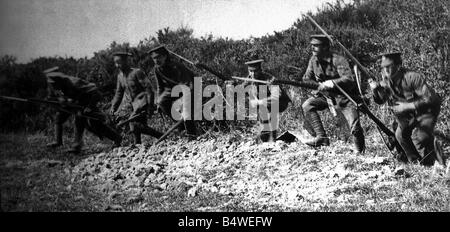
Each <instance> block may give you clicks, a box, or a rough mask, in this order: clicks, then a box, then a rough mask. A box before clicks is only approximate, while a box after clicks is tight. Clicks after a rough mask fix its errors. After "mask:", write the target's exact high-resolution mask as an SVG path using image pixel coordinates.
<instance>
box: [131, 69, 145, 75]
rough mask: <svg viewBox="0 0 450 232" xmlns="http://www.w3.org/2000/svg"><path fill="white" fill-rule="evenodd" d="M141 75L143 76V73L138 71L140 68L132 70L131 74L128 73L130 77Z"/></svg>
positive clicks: (140, 70)
mask: <svg viewBox="0 0 450 232" xmlns="http://www.w3.org/2000/svg"><path fill="white" fill-rule="evenodd" d="M143 74H144V71H142V69H140V68H132V69H131V73H130V75H134V76H137V75H143Z"/></svg>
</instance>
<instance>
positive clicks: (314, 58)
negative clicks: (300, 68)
mask: <svg viewBox="0 0 450 232" xmlns="http://www.w3.org/2000/svg"><path fill="white" fill-rule="evenodd" d="M317 60H318V58H317V56H315V55H312V56H311V58H309V64H310V65H311V64H313V63H315V62H316V61H317Z"/></svg>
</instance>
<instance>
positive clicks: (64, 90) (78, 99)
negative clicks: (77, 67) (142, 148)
mask: <svg viewBox="0 0 450 232" xmlns="http://www.w3.org/2000/svg"><path fill="white" fill-rule="evenodd" d="M46 76H47V80H48V87H49V91H50V96H56V95H57V94H56V92H57V91H60V92H61V94H62V96H61V97H63V98H64V99H71V100H72V104H75V105H78V106H81V107H83V108H85V110H84V112H83V114H84V115H87V116H89V117H92V118H95V119H97V120H95V119H87V118H85V117H81V116H75V144H74V146H73V148H72V150H71V151H72V152H79V151H81V147H82V142H83V141H82V140H83V132H84V129H85V128H87V129H88V130H89V131H91V132H93V133H94V134H96V135H97V136H99V137H100V138H103V136H105V137H107V138H109V139H111V140H112V141H114V142H115V144H116V146H119V145H120V143H121V141H122V138H121V136H120V135H119V134H118V133H117V132H116V131H115V130H114V129H112V128H111V127H109V126H107V125H106V124H104V123H103V122H104V121H105V120H106V117H105V115H104V114H103V113H102V112H101V111H100V109H99V108H98V107H97V104H98V102H99V101H100V100H101V94H100V92H99V91H98V89H97V87H96V86H95V84H93V83H89V82H87V81H85V80H82V79H80V78H77V77H72V76H68V75H65V74H63V73H60V72H49V73H46ZM71 111H73V109H71V108H67V107H63V110H62V111H59V112H58V113H57V115H56V126H55V130H56V142H55V143H54V144H51V146H60V145H62V125H63V124H64V122H66V121H67V119H68V118H69V116H70V115H71V113H69V112H71Z"/></svg>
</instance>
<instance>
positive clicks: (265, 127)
mask: <svg viewBox="0 0 450 232" xmlns="http://www.w3.org/2000/svg"><path fill="white" fill-rule="evenodd" d="M262 62H264V60H261V59H259V60H252V61H248V62H246V63H245V64H246V65H248V73H249V76H248V78H252V79H255V80H261V81H269V82H272V81H274V80H275V77H274V76H272V75H270V74H268V73H266V72H263V70H262V67H261V65H262ZM252 84H253V85H255V87H256V88H255V89H253V90H254V92H253V93H252V95H253V99H251V100H250V106H251V107H257V106H259V107H260V110H259V113H258V120H259V123H260V125H261V131H260V133H259V135H258V137H257V140H258V142H259V141H261V142H273V141H275V140H276V138H277V129H278V122H279V113H281V112H283V111H285V110H286V108H287V106H288V103H289V102H290V101H291V99H290V98H289V96H288V95H287V94H286V92H285V91H284V90H283V89H282V88H281V87H279V86H268V85H265V84H261V83H256V82H252ZM261 85H265V86H266V87H267V88H266V89H267V93H265V95H266V96H265V97H263V98H258V97H261V95H263V94H261V93H260V90H263V89H264V88H261ZM258 93H260V94H258ZM275 105H278V109H276V108H275V109H273V108H272V107H273V106H275ZM261 107H265V108H261ZM272 110H274V111H272ZM276 110H278V111H276ZM271 117H274V118H271Z"/></svg>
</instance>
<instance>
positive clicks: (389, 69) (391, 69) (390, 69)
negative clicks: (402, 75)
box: [381, 63, 399, 78]
mask: <svg viewBox="0 0 450 232" xmlns="http://www.w3.org/2000/svg"><path fill="white" fill-rule="evenodd" d="M398 70H399V65H396V64H394V63H392V64H389V65H386V66H383V67H381V75H382V76H384V77H387V78H392V77H394V76H395V74H397V72H398Z"/></svg>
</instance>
